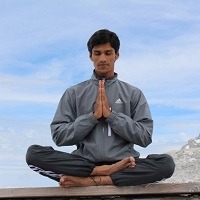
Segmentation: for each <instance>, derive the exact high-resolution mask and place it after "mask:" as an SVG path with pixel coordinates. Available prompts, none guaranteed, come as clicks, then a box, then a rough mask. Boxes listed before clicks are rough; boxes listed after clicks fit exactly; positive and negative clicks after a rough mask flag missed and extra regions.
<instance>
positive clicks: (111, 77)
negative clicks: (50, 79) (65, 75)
mask: <svg viewBox="0 0 200 200" xmlns="http://www.w3.org/2000/svg"><path fill="white" fill-rule="evenodd" d="M87 45H88V50H89V56H90V59H91V61H92V62H93V64H94V72H93V75H92V78H91V79H90V80H87V81H84V82H82V83H79V84H77V85H75V86H73V87H71V88H69V89H67V90H66V91H65V93H64V94H63V96H62V98H61V100H60V103H59V105H58V108H57V111H56V113H55V116H54V119H53V121H52V123H51V132H52V137H53V140H54V142H55V143H56V144H57V145H58V146H69V145H76V146H77V149H76V150H75V151H73V152H72V153H71V154H69V153H65V152H60V151H56V150H54V149H53V148H52V147H42V146H39V145H32V146H31V147H29V149H28V151H27V156H26V160H27V163H28V165H29V166H30V168H32V169H33V170H34V171H37V172H39V173H40V174H42V175H44V176H47V177H49V178H51V179H54V180H56V181H58V182H59V183H60V186H62V187H66V188H68V187H73V186H92V185H117V186H128V185H138V184H145V183H151V182H156V181H160V180H162V179H164V178H169V177H170V176H171V175H172V174H173V172H174V167H175V165H174V162H173V159H172V158H171V157H170V156H169V155H166V154H161V155H156V154H153V155H149V156H147V158H143V159H142V158H139V153H138V152H137V151H135V150H134V144H136V145H139V146H142V147H146V146H148V145H149V144H150V143H151V142H152V131H153V120H152V119H151V114H150V111H149V106H148V104H147V101H146V99H145V97H144V95H143V93H142V92H141V91H140V90H139V89H138V88H136V87H133V86H131V85H129V84H127V83H125V82H122V81H120V80H118V79H117V74H116V73H115V72H114V65H115V61H116V60H117V59H118V57H119V47H120V41H119V39H118V37H117V35H116V34H115V33H113V32H111V31H109V30H99V31H97V32H95V33H94V34H93V35H92V36H91V38H90V39H89V41H88V44H87Z"/></svg>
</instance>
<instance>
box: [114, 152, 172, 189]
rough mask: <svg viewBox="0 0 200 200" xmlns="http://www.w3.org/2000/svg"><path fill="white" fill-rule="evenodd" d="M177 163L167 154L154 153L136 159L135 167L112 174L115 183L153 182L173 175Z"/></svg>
mask: <svg viewBox="0 0 200 200" xmlns="http://www.w3.org/2000/svg"><path fill="white" fill-rule="evenodd" d="M174 169H175V164H174V161H173V159H172V157H171V156H169V155H167V154H161V155H157V154H152V155H149V156H147V158H145V159H140V158H138V159H136V166H135V167H134V168H126V169H124V170H122V171H119V172H117V173H114V174H112V175H111V179H112V181H113V183H114V185H117V186H131V185H140V184H147V183H153V182H156V181H160V180H162V179H164V178H169V177H170V176H172V174H173V172H174Z"/></svg>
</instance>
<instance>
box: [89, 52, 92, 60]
mask: <svg viewBox="0 0 200 200" xmlns="http://www.w3.org/2000/svg"><path fill="white" fill-rule="evenodd" d="M89 58H90V60H91V61H92V54H91V53H89Z"/></svg>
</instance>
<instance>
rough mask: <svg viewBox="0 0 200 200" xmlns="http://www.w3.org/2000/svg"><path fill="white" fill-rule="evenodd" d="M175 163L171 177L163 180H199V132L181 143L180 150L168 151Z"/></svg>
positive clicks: (171, 181)
mask: <svg viewBox="0 0 200 200" xmlns="http://www.w3.org/2000/svg"><path fill="white" fill-rule="evenodd" d="M167 154H169V155H171V156H172V157H173V159H174V162H175V164H176V168H175V172H174V174H173V175H172V177H171V178H169V179H166V180H165V181H164V182H168V183H173V182H174V183H175V182H176V183H177V182H200V134H199V136H198V137H196V138H194V139H191V140H189V141H188V143H187V144H185V145H183V146H182V148H181V149H180V150H177V151H170V152H168V153H167Z"/></svg>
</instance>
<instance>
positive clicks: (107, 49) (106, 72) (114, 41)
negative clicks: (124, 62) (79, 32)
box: [88, 29, 120, 78]
mask: <svg viewBox="0 0 200 200" xmlns="http://www.w3.org/2000/svg"><path fill="white" fill-rule="evenodd" d="M119 46H120V42H119V39H118V37H117V35H116V34H115V33H113V32H111V31H109V30H105V29H104V30H99V31H97V32H95V33H94V34H93V35H92V36H91V38H90V39H89V41H88V50H89V52H90V60H91V61H92V62H93V64H94V68H95V73H96V74H97V75H98V76H99V77H101V78H111V77H113V76H114V64H115V61H116V60H117V59H118V57H119Z"/></svg>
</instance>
